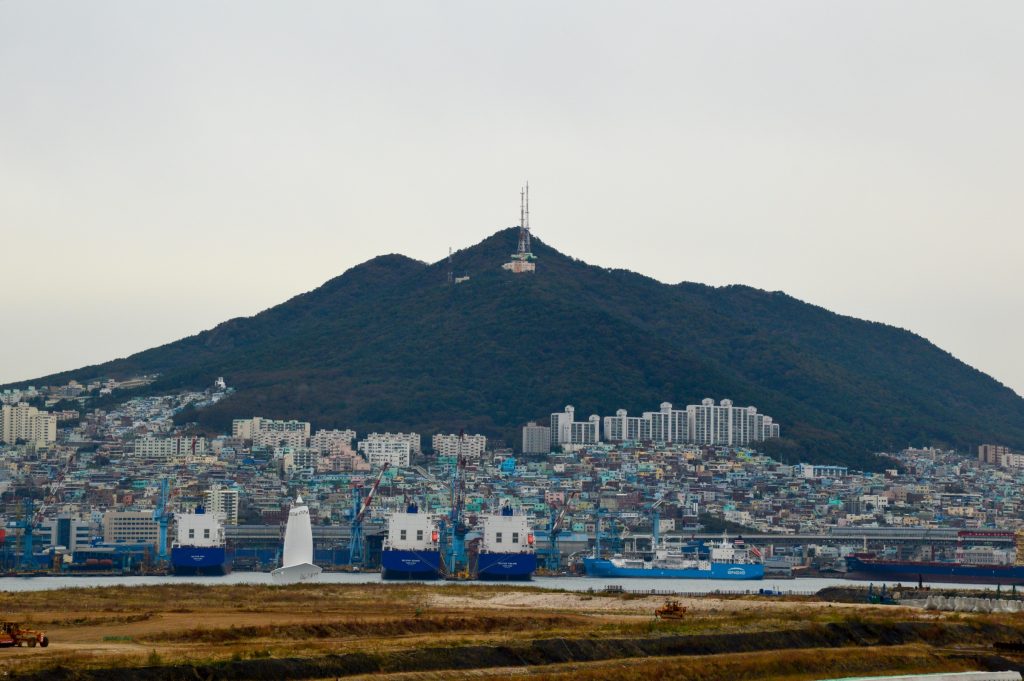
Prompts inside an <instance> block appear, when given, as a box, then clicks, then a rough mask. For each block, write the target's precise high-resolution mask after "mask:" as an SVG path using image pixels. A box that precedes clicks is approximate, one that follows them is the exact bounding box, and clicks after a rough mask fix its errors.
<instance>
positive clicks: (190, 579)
mask: <svg viewBox="0 0 1024 681" xmlns="http://www.w3.org/2000/svg"><path fill="white" fill-rule="evenodd" d="M313 583H317V584H380V583H384V582H382V580H381V577H380V573H377V572H362V573H351V572H324V573H322V574H321V575H319V576H318V577H317V578H316V581H315V582H313ZM427 583H429V584H439V585H444V584H455V583H458V584H467V583H469V584H487V585H489V586H492V587H493V586H494V585H495V582H446V581H433V582H427ZM162 584H206V585H210V586H215V585H222V584H223V585H232V584H265V585H267V586H274V581H273V580H272V579H271V577H270V573H268V572H232V573H231V574H229V575H220V576H182V577H178V576H169V575H148V576H123V577H122V576H102V577H97V576H83V577H66V576H53V577H49V576H41V577H3V578H0V591H47V590H52V589H65V588H76V587H77V588H88V587H103V586H152V585H162ZM518 585H521V586H535V587H538V588H541V589H554V590H565V591H588V590H591V589H593V590H594V591H602V590H604V589H605V588H606V587H608V586H621V587H622V588H623V589H624V590H625V591H653V592H657V593H665V592H673V593H678V594H681V595H687V594H690V595H702V594H711V593H724V594H737V593H739V594H742V593H755V594H756V593H757V592H758V591H759V590H762V589H764V590H771V591H773V592H778V593H783V594H797V595H809V594H813V593H815V592H817V591H820V590H821V589H824V588H826V587H830V586H848V587H849V586H860V587H866V586H867V583H866V582H855V581H850V580H846V579H831V578H821V577H808V578H797V579H764V580H757V581H751V582H738V581H736V580H729V579H611V578H609V579H604V578H598V577H534V579H533V580H532V581H530V582H525V583H524V582H518ZM902 585H903V586H906V587H916V586H917V584H916V582H914V583H911V582H904V583H903V584H902ZM880 586H881V583H878V584H875V587H876V588H878V587H880ZM895 586H897V584H895V583H887V584H886V587H887V588H893V587H895ZM925 586H928V587H932V588H934V589H935V590H936V591H948V590H951V589H972V590H991V591H994V590H995V589H996V585H994V584H946V583H942V584H939V583H930V582H925ZM1007 590H1008V589H1007V588H1006V587H1003V591H1007Z"/></svg>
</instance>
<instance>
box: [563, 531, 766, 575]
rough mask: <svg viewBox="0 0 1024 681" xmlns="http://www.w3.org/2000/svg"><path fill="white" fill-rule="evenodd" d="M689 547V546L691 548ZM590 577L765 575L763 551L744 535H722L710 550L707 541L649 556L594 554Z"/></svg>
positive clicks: (587, 563) (586, 566) (587, 565)
mask: <svg viewBox="0 0 1024 681" xmlns="http://www.w3.org/2000/svg"><path fill="white" fill-rule="evenodd" d="M687 549H688V550H687ZM583 567H584V569H585V570H586V574H587V576H588V577H627V578H628V577H640V578H648V579H651V578H655V579H763V578H764V564H763V563H762V561H761V552H760V551H759V550H758V549H757V548H754V547H747V546H746V545H745V544H743V542H742V540H741V539H738V540H736V542H730V541H728V539H727V538H725V537H722V541H721V543H719V544H715V545H713V546H712V547H711V549H710V551H707V550H706V548H704V547H703V545H690V546H687V547H685V549H668V548H664V547H658V548H656V549H655V550H654V551H653V553H652V554H651V556H650V558H647V557H643V556H640V557H635V558H631V557H625V556H621V555H615V556H612V557H611V558H600V557H598V556H592V557H590V558H585V559H584V560H583Z"/></svg>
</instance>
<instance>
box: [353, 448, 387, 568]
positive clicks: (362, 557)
mask: <svg viewBox="0 0 1024 681" xmlns="http://www.w3.org/2000/svg"><path fill="white" fill-rule="evenodd" d="M388 468H390V464H388V463H387V462H385V463H384V465H383V466H381V469H380V473H378V474H377V479H376V480H374V481H373V485H372V486H371V487H370V492H369V493H368V494H367V495H366V498H365V499H364V498H363V488H362V486H361V485H356V486H354V487H352V528H351V532H350V536H349V540H348V564H349V565H351V566H356V565H364V564H365V563H366V542H364V541H363V520H365V519H366V513H367V511H369V510H370V504H372V503H373V497H374V496H376V494H377V488H378V487H379V486H380V481H381V480H382V479H383V478H384V473H386V472H387V470H388Z"/></svg>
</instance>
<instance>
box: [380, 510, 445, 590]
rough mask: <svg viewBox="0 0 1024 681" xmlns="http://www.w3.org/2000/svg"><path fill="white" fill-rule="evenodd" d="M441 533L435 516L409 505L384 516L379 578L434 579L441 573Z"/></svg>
mask: <svg viewBox="0 0 1024 681" xmlns="http://www.w3.org/2000/svg"><path fill="white" fill-rule="evenodd" d="M440 539H441V533H440V530H439V528H438V525H437V519H436V518H435V517H434V516H432V515H429V514H427V513H420V512H419V507H418V506H417V505H416V504H415V503H412V504H409V505H408V507H407V508H406V509H405V512H404V513H401V512H398V513H392V514H390V515H389V516H388V536H387V538H386V539H385V540H384V547H383V550H382V551H381V554H380V574H381V577H382V578H383V579H437V578H438V576H439V575H440V573H441V548H440V544H439V541H440Z"/></svg>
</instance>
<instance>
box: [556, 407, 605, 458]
mask: <svg viewBox="0 0 1024 681" xmlns="http://www.w3.org/2000/svg"><path fill="white" fill-rule="evenodd" d="M600 441H601V417H599V416H597V415H596V414H595V415H593V416H591V417H590V418H589V419H587V420H586V421H577V420H576V408H575V407H573V406H572V405H571V404H569V405H566V407H565V409H564V410H563V411H561V412H555V413H554V414H552V415H551V446H552V447H559V446H562V445H593V444H597V443H599V442H600Z"/></svg>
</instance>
